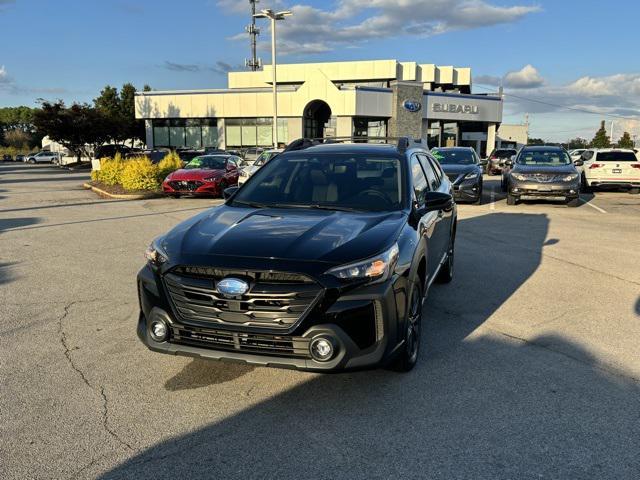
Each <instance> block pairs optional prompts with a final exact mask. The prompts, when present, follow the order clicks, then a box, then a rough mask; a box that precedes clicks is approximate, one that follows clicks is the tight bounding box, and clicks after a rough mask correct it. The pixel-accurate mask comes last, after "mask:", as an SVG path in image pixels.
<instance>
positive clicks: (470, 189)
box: [453, 180, 482, 202]
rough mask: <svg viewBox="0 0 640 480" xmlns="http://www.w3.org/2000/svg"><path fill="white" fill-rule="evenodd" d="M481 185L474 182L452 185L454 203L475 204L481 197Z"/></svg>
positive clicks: (468, 181)
mask: <svg viewBox="0 0 640 480" xmlns="http://www.w3.org/2000/svg"><path fill="white" fill-rule="evenodd" d="M481 185H482V184H481V183H480V182H479V181H475V180H467V181H463V182H462V183H460V184H453V198H454V199H455V201H456V202H477V201H478V200H479V199H480V196H481V195H482V186H481Z"/></svg>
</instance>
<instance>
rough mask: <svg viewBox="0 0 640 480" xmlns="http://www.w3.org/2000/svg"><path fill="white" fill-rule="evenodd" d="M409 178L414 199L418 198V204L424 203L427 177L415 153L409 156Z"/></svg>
mask: <svg viewBox="0 0 640 480" xmlns="http://www.w3.org/2000/svg"><path fill="white" fill-rule="evenodd" d="M411 179H412V183H413V190H414V191H415V193H416V199H417V200H418V205H424V202H425V195H426V193H427V191H429V186H428V184H427V178H426V177H425V175H424V172H423V171H422V167H421V166H420V162H418V158H417V157H416V156H415V155H413V156H412V157H411Z"/></svg>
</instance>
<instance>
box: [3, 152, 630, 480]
mask: <svg viewBox="0 0 640 480" xmlns="http://www.w3.org/2000/svg"><path fill="white" fill-rule="evenodd" d="M87 176H88V175H87V174H84V173H69V172H68V171H64V170H60V169H57V168H54V167H51V166H41V165H34V166H32V165H22V164H10V163H7V164H0V477H1V478H3V479H24V478H55V479H62V478H105V479H106V478H109V479H111V478H135V479H140V478H153V479H159V478H176V477H181V478H224V479H227V478H242V479H246V478H348V479H357V478H362V479H371V478H405V479H409V478H431V479H447V480H450V479H484V478H492V479H494V478H495V479H540V478H558V479H574V478H575V479H587V478H599V479H604V478H611V479H627V478H628V479H637V478H640V454H639V453H638V452H640V435H639V434H638V432H640V414H639V413H638V412H640V355H638V348H639V347H638V345H639V344H640V268H639V267H640V196H638V195H630V194H627V193H623V192H602V193H596V194H595V195H591V196H588V197H587V196H585V197H583V202H582V205H581V206H580V207H578V208H567V207H566V206H564V205H555V204H545V203H533V204H524V205H518V206H515V207H508V206H507V205H506V202H505V200H504V198H503V195H502V194H501V193H500V192H498V190H499V188H498V187H499V177H491V178H490V179H487V183H486V184H485V203H484V204H483V205H481V206H473V205H461V206H460V207H459V213H460V218H459V227H458V244H457V252H456V253H457V254H456V262H457V264H456V278H455V279H454V281H453V283H452V284H450V285H448V286H435V287H434V288H433V289H432V290H431V292H430V295H429V298H428V301H427V307H426V311H425V322H426V326H425V331H424V332H423V335H424V337H423V341H424V342H425V343H424V346H425V348H424V350H423V351H422V358H421V361H420V363H419V365H418V367H416V369H414V370H413V371H412V372H411V373H409V374H405V375H402V374H398V373H395V372H392V371H387V370H376V371H366V372H357V373H345V374H335V375H317V374H311V373H300V372H295V371H288V370H277V369H268V368H255V367H250V366H245V365H239V364H227V363H212V362H205V361H202V360H194V359H190V358H182V357H170V356H165V355H160V354H154V353H151V352H149V351H147V350H146V348H145V347H143V345H142V344H141V343H140V342H139V341H138V339H137V337H136V334H135V325H136V320H137V315H138V307H137V296H136V289H135V275H136V272H137V271H138V269H139V268H140V267H141V266H142V264H143V262H144V259H143V255H142V254H143V252H144V249H145V247H146V246H147V245H148V243H149V242H150V241H151V240H152V239H153V238H154V237H155V236H157V235H159V234H160V233H163V232H164V231H166V230H167V229H169V228H170V227H171V226H173V225H175V224H176V223H178V222H179V221H181V220H183V219H186V218H188V217H190V216H192V215H194V214H195V213H197V212H199V211H201V210H202V209H204V208H209V207H211V206H214V205H216V204H217V203H219V201H218V200H208V199H189V198H183V199H179V200H175V199H154V200H142V201H117V200H103V199H100V198H98V197H96V196H95V195H94V194H93V193H91V192H89V191H86V190H83V189H82V188H81V184H82V182H83V181H84V180H86V178H87Z"/></svg>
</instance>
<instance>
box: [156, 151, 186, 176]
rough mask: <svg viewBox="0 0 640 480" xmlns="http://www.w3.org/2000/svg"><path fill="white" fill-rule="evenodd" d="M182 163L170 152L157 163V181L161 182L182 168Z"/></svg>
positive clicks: (175, 154)
mask: <svg viewBox="0 0 640 480" xmlns="http://www.w3.org/2000/svg"><path fill="white" fill-rule="evenodd" d="M183 166H184V163H183V162H182V160H180V157H179V156H178V154H177V153H176V152H170V153H168V154H167V155H166V157H164V158H163V159H162V160H161V161H160V163H158V180H159V181H160V182H163V181H164V179H165V178H166V177H167V175H169V174H170V173H171V172H175V171H176V170H178V169H179V168H182V167H183Z"/></svg>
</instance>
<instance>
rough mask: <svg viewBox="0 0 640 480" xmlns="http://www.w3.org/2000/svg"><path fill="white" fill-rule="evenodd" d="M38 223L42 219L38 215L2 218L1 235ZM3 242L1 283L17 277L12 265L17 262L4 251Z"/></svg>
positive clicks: (0, 219)
mask: <svg viewBox="0 0 640 480" xmlns="http://www.w3.org/2000/svg"><path fill="white" fill-rule="evenodd" d="M37 223H40V219H39V218H37V217H27V218H0V235H1V234H2V233H4V232H5V231H7V230H10V229H13V228H21V227H26V226H29V225H35V224H37ZM1 242H2V241H1V240H0V285H2V284H4V283H9V282H12V281H13V280H15V279H16V276H15V274H14V273H13V270H12V267H13V266H14V265H16V262H12V261H10V260H11V259H8V258H6V252H4V251H3V249H2V243H1ZM6 260H9V261H6ZM0 308H1V307H0Z"/></svg>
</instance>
